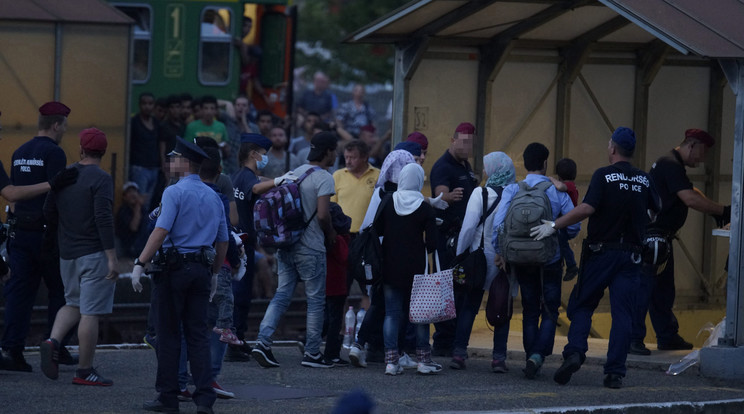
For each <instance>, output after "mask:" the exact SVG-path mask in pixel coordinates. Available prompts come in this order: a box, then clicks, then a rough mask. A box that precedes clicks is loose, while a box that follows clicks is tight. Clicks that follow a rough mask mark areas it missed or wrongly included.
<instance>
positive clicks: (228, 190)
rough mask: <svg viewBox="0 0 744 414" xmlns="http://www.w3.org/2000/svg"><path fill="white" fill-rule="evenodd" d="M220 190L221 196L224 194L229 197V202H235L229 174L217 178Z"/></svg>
mask: <svg viewBox="0 0 744 414" xmlns="http://www.w3.org/2000/svg"><path fill="white" fill-rule="evenodd" d="M215 185H216V186H217V188H218V189H219V192H220V194H224V195H225V196H226V197H227V201H228V202H229V203H232V202H233V201H235V194H234V192H233V182H232V178H230V176H229V175H227V174H220V175H218V176H217V182H216V183H215Z"/></svg>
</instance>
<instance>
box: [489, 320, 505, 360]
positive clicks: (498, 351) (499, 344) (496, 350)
mask: <svg viewBox="0 0 744 414" xmlns="http://www.w3.org/2000/svg"><path fill="white" fill-rule="evenodd" d="M508 340H509V322H508V321H507V322H506V323H504V324H503V325H501V326H499V327H496V328H494V329H493V351H492V356H493V359H498V360H501V361H505V360H506V342H507V341H508Z"/></svg>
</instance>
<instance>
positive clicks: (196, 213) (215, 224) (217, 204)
mask: <svg viewBox="0 0 744 414" xmlns="http://www.w3.org/2000/svg"><path fill="white" fill-rule="evenodd" d="M155 227H160V228H161V229H165V230H167V231H168V236H166V238H165V241H164V242H163V247H164V248H169V247H171V246H175V247H176V248H177V249H178V252H179V253H193V252H197V251H199V250H200V249H201V248H202V247H204V246H212V244H214V242H226V241H227V237H228V234H227V226H226V225H225V209H224V207H223V205H222V201H221V200H220V197H219V196H218V195H217V193H215V192H214V191H212V189H211V188H209V187H208V186H207V185H206V184H204V183H203V182H202V181H201V180H200V179H199V175H197V174H191V175H187V176H186V177H183V178H181V179H180V180H179V181H178V182H177V183H176V184H174V185H172V186H169V187H168V188H166V189H165V191H164V192H163V198H162V200H161V208H160V216H158V220H157V222H156V223H155Z"/></svg>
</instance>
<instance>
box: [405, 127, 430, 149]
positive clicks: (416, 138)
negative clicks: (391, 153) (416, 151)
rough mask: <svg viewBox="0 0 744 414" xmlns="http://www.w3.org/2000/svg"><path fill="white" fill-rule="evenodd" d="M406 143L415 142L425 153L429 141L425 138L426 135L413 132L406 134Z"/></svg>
mask: <svg viewBox="0 0 744 414" xmlns="http://www.w3.org/2000/svg"><path fill="white" fill-rule="evenodd" d="M406 141H407V142H415V143H417V144H419V145H421V149H422V150H424V151H426V149H427V148H429V140H428V139H427V138H426V135H424V134H422V133H420V132H418V131H414V132H411V133H410V134H408V137H407V138H406Z"/></svg>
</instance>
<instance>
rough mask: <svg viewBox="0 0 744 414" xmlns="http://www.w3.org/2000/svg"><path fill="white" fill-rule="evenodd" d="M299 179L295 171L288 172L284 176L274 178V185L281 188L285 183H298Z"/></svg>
mask: <svg viewBox="0 0 744 414" xmlns="http://www.w3.org/2000/svg"><path fill="white" fill-rule="evenodd" d="M299 179H300V177H299V176H298V175H296V174H295V173H294V172H293V171H290V172H288V173H286V174H284V175H282V176H280V177H276V178H274V185H275V186H280V185H282V184H283V183H285V182H289V181H297V180H299Z"/></svg>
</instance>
